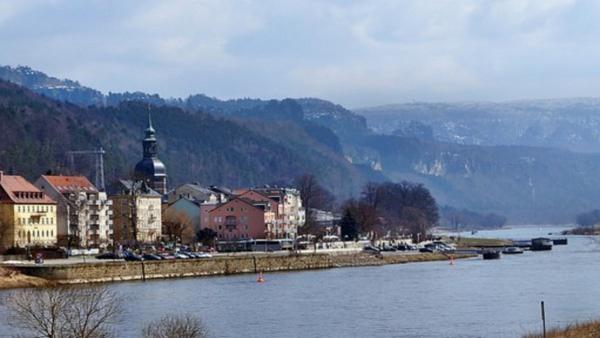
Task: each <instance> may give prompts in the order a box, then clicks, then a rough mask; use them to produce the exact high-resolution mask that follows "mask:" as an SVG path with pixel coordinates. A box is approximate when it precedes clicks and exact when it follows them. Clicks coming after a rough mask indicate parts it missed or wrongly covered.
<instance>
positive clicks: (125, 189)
mask: <svg viewBox="0 0 600 338" xmlns="http://www.w3.org/2000/svg"><path fill="white" fill-rule="evenodd" d="M119 183H120V185H121V193H122V194H129V193H131V189H132V187H133V188H134V189H136V190H138V191H140V196H144V197H159V198H160V197H162V195H161V194H159V193H158V192H156V191H154V190H152V188H150V187H149V186H148V184H147V183H146V182H145V181H135V182H134V181H131V180H119Z"/></svg>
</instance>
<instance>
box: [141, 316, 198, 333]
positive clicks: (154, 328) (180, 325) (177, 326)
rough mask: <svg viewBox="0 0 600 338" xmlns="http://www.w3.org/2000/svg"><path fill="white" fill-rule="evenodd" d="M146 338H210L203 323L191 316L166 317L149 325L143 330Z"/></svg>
mask: <svg viewBox="0 0 600 338" xmlns="http://www.w3.org/2000/svg"><path fill="white" fill-rule="evenodd" d="M143 336H144V337H145V338H206V337H210V335H209V332H208V329H207V328H206V326H205V325H204V324H203V323H202V321H201V320H200V319H199V318H197V317H193V316H191V315H184V316H173V315H166V316H164V317H162V318H161V319H159V320H158V321H156V322H152V323H150V324H148V325H147V326H146V327H145V328H144V330H143Z"/></svg>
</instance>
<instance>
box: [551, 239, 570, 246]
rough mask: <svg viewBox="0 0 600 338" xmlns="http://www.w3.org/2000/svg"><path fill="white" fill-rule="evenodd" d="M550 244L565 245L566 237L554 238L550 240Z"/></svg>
mask: <svg viewBox="0 0 600 338" xmlns="http://www.w3.org/2000/svg"><path fill="white" fill-rule="evenodd" d="M552 244H554V245H567V238H566V237H564V238H555V239H553V240H552Z"/></svg>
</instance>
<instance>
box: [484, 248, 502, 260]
mask: <svg viewBox="0 0 600 338" xmlns="http://www.w3.org/2000/svg"><path fill="white" fill-rule="evenodd" d="M482 254H483V259H486V260H487V259H500V251H499V250H491V249H488V250H483V252H482Z"/></svg>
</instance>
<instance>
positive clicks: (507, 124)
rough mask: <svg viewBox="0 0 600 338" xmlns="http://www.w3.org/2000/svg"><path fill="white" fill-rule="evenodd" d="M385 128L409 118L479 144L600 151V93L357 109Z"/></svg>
mask: <svg viewBox="0 0 600 338" xmlns="http://www.w3.org/2000/svg"><path fill="white" fill-rule="evenodd" d="M355 112H356V113H358V114H361V115H364V116H365V117H366V118H367V121H368V125H369V127H370V128H372V129H373V130H375V131H376V132H379V133H383V134H393V133H403V131H404V130H405V129H406V128H407V125H408V124H410V123H413V124H414V123H418V124H421V125H422V126H423V127H425V128H431V130H432V132H433V135H434V137H435V139H436V140H438V141H442V142H451V143H459V144H475V145H527V146H542V147H554V148H561V149H568V150H572V151H579V152H600V98H569V99H548V100H518V101H508V102H499V103H496V102H463V103H425V102H416V103H405V104H397V105H386V106H380V107H371V108H363V109H357V110H355Z"/></svg>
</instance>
